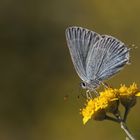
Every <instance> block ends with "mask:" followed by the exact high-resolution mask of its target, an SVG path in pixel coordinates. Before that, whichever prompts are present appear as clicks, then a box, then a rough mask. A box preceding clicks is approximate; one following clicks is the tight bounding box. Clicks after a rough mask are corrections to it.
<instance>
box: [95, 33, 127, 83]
mask: <svg viewBox="0 0 140 140" xmlns="http://www.w3.org/2000/svg"><path fill="white" fill-rule="evenodd" d="M96 46H97V48H98V49H97V50H98V52H96V53H97V56H100V58H99V57H98V58H99V60H97V61H98V62H97V61H96V62H97V63H96V70H95V73H94V78H96V79H97V80H99V81H102V80H105V79H107V78H109V77H111V76H113V75H114V74H115V73H117V72H119V71H120V70H121V69H122V68H123V67H124V66H125V64H127V63H128V62H129V49H128V48H127V47H126V45H125V44H124V43H123V42H121V41H120V40H118V39H116V38H114V37H112V36H108V35H104V36H102V39H101V40H100V41H98V43H97V44H96ZM99 52H100V55H99V54H98V53H99ZM93 55H94V54H93ZM96 59H97V58H96Z"/></svg>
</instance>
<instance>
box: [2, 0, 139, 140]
mask: <svg viewBox="0 0 140 140" xmlns="http://www.w3.org/2000/svg"><path fill="white" fill-rule="evenodd" d="M139 7H140V2H139V0H133V1H128V0H123V1H122V0H117V1H112V0H106V1H101V0H87V1H85V0H40V1H33V0H5V1H4V0H3V1H1V2H0V139H1V140H87V139H88V140H112V139H114V140H118V139H119V140H124V139H125V135H124V133H123V131H122V130H121V129H120V126H119V125H118V124H115V123H112V122H109V121H102V122H98V121H92V120H90V121H89V122H88V123H87V124H86V125H85V126H84V125H83V124H82V117H81V116H80V114H79V110H80V108H82V107H83V105H84V102H83V99H82V98H77V97H78V95H79V94H80V93H81V92H83V91H81V89H80V88H79V82H80V79H79V77H78V76H77V74H76V72H75V70H74V68H73V64H72V62H71V58H70V55H69V51H68V48H67V45H66V40H65V29H66V27H68V26H72V25H76V26H82V27H86V28H89V29H91V30H94V31H96V32H98V33H100V34H110V35H112V36H115V37H117V38H119V39H120V40H122V41H124V42H125V43H126V44H127V45H128V46H129V47H131V48H132V49H131V63H132V64H131V65H129V66H127V67H125V69H124V70H123V71H121V72H120V73H119V74H117V75H116V76H115V77H113V78H112V79H110V80H109V81H108V83H109V84H110V85H112V86H114V87H119V85H120V84H121V83H125V84H127V85H129V84H131V83H132V82H134V81H135V82H137V83H138V85H139V86H140V79H139V71H140V62H139V61H140V60H139V59H140V8H139ZM139 106H140V99H138V100H137V104H136V106H135V107H134V108H133V109H132V110H131V113H130V114H129V118H128V123H127V124H128V126H129V128H130V129H131V131H132V133H133V134H134V135H135V136H136V138H137V139H140V133H139V132H140V117H139V116H140V107H139Z"/></svg>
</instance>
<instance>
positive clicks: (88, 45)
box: [66, 27, 101, 81]
mask: <svg viewBox="0 0 140 140" xmlns="http://www.w3.org/2000/svg"><path fill="white" fill-rule="evenodd" d="M100 38H101V36H100V35H99V34H97V33H95V32H93V31H89V30H88V29H84V28H82V27H69V28H67V29H66V40H67V44H68V47H69V51H70V54H71V58H72V61H73V64H74V67H75V69H76V71H77V73H78V75H79V77H80V78H81V79H82V80H83V81H89V79H88V77H87V75H86V65H87V64H86V59H87V56H88V53H90V50H91V49H92V47H93V46H94V44H95V43H96V42H97V41H98V40H99V39H100Z"/></svg>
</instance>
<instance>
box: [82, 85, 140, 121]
mask: <svg viewBox="0 0 140 140" xmlns="http://www.w3.org/2000/svg"><path fill="white" fill-rule="evenodd" d="M136 96H140V91H139V89H138V87H137V85H136V83H133V84H132V85H130V86H129V87H126V86H125V85H121V87H120V88H119V89H113V88H107V89H105V90H104V91H102V92H99V96H98V97H96V98H94V99H90V100H87V104H86V106H85V107H84V108H83V109H81V114H82V116H83V124H86V123H87V121H88V120H89V119H91V118H93V119H95V120H104V119H105V117H106V113H108V112H111V113H114V114H115V113H116V111H118V105H119V101H120V102H121V104H122V105H123V106H125V107H126V108H131V107H132V106H134V105H135V103H136Z"/></svg>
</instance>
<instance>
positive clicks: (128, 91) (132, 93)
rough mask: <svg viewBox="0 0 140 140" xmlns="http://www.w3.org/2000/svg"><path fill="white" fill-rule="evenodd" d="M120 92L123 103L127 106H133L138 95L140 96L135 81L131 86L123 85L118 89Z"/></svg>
mask: <svg viewBox="0 0 140 140" xmlns="http://www.w3.org/2000/svg"><path fill="white" fill-rule="evenodd" d="M118 93H119V98H120V101H121V103H122V105H123V106H125V107H126V108H130V107H133V106H134V105H135V104H136V97H137V96H140V92H139V89H138V87H137V84H136V83H133V84H132V85H130V86H129V87H126V86H125V85H121V87H120V88H119V89H118Z"/></svg>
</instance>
